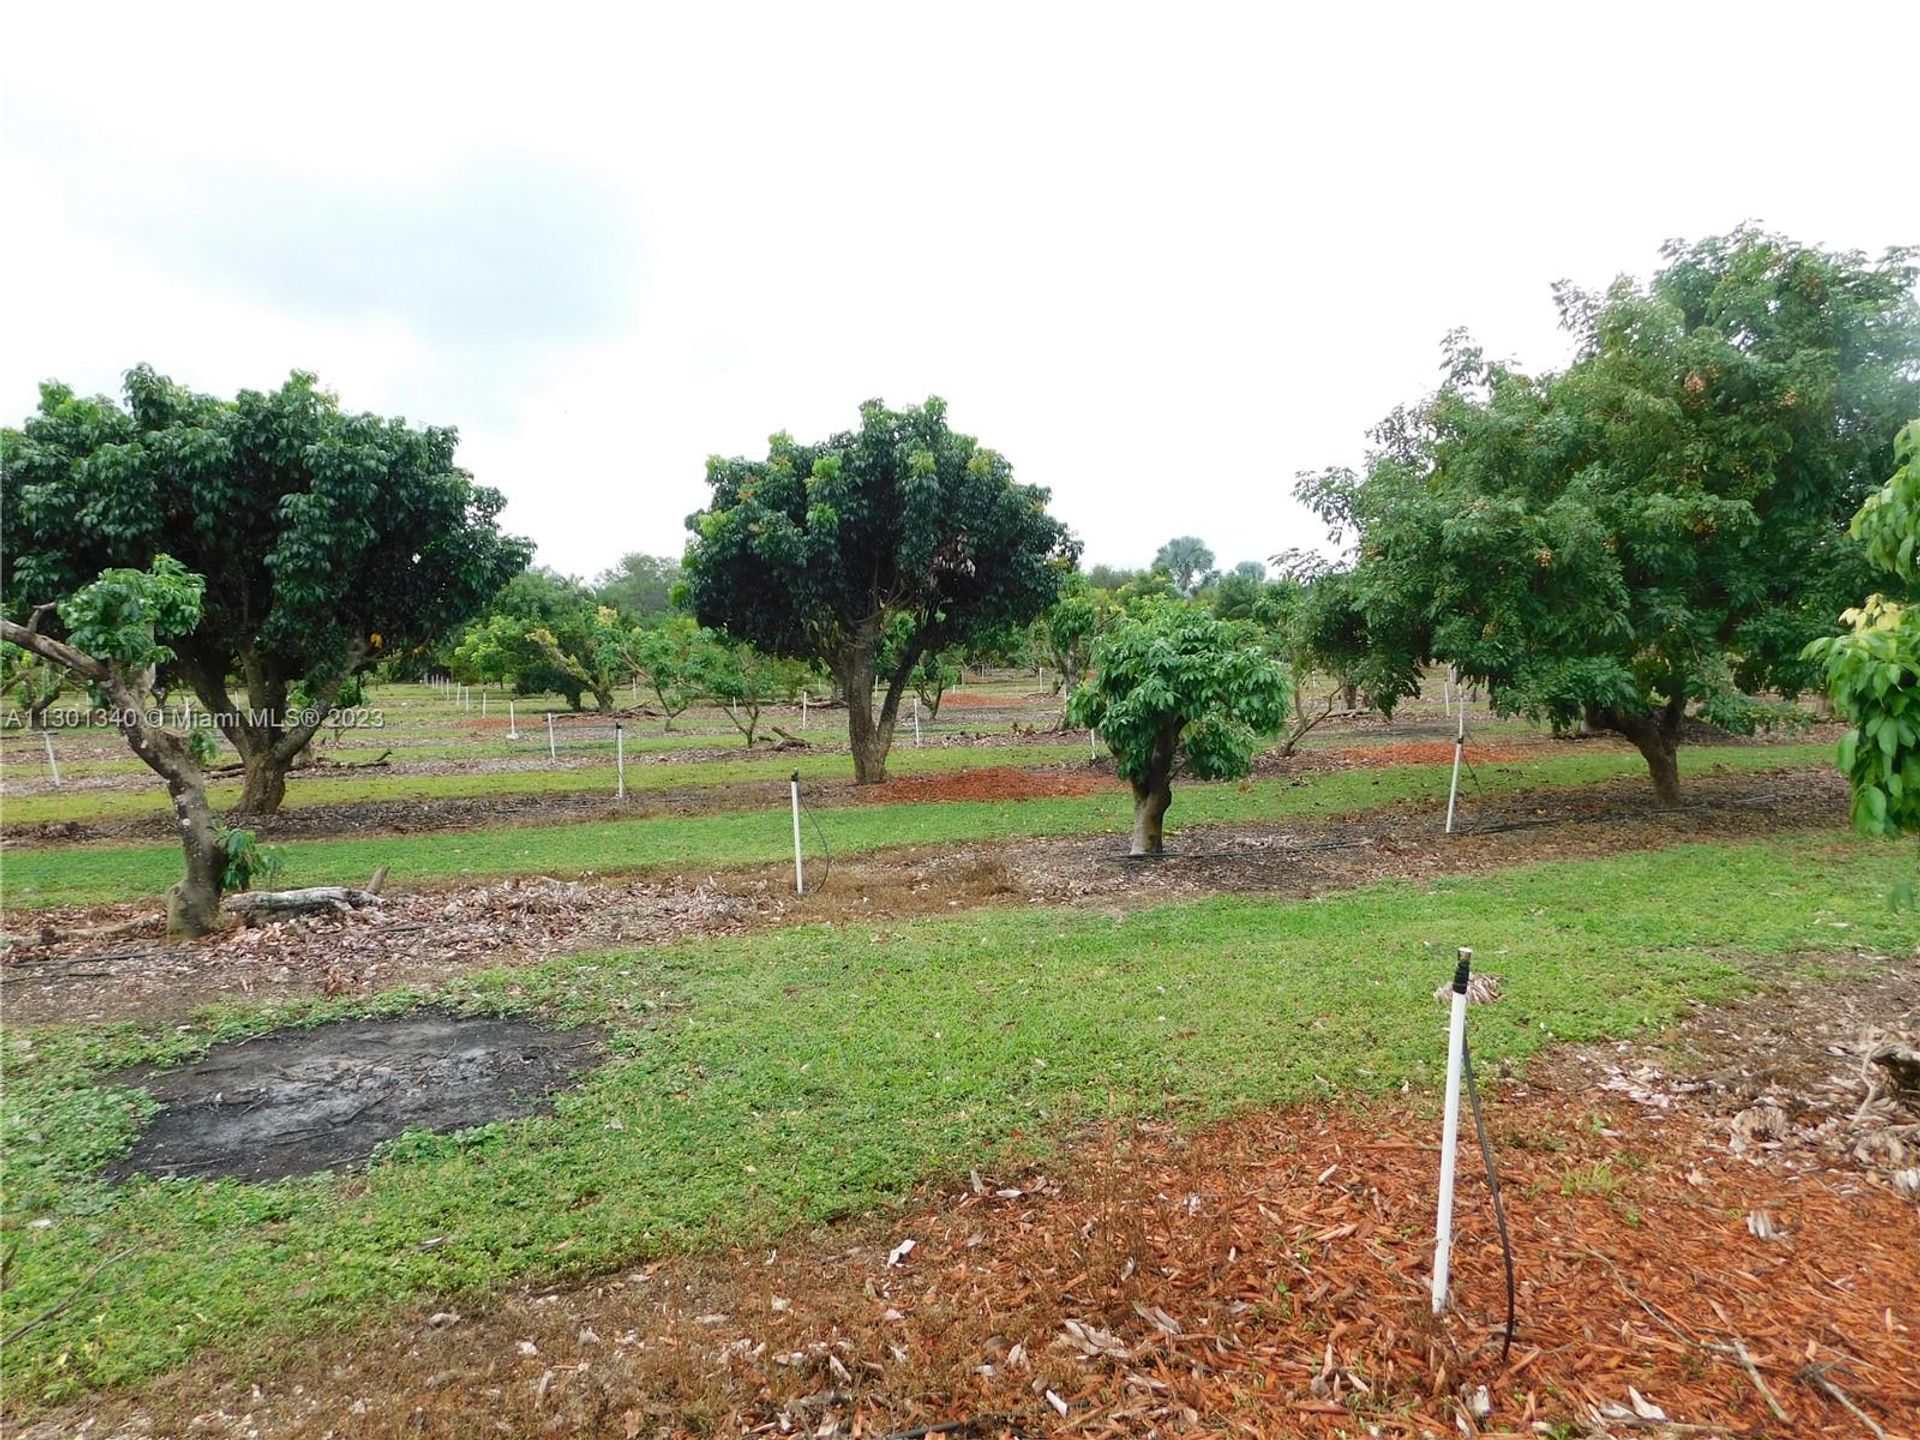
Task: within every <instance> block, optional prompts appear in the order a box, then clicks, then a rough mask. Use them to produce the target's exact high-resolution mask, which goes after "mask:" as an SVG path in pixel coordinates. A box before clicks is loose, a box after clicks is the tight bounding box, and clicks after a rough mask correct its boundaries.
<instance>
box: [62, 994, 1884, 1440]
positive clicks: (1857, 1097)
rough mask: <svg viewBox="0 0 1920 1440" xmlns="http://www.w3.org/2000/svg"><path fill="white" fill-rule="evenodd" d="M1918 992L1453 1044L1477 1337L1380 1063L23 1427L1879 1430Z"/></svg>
mask: <svg viewBox="0 0 1920 1440" xmlns="http://www.w3.org/2000/svg"><path fill="white" fill-rule="evenodd" d="M1493 1003H1499V1002H1498V1001H1495V1002H1493ZM1916 1007H1920V968H1916V965H1915V963H1914V962H1913V961H1912V960H1911V959H1907V960H1904V961H1888V960H1884V959H1882V960H1878V961H1874V962H1864V961H1863V962H1854V963H1853V964H1852V965H1851V966H1850V968H1849V969H1848V970H1846V971H1845V972H1839V973H1831V974H1828V975H1826V976H1824V977H1822V978H1819V979H1813V980H1798V981H1791V982H1785V983H1779V984H1776V985H1774V986H1772V987H1771V988H1768V989H1766V990H1763V991H1761V992H1760V993H1758V994H1756V995H1754V996H1751V997H1750V998H1748V999H1746V1000H1744V1001H1742V1002H1740V1003H1739V1004H1736V1005H1734V1006H1731V1007H1728V1008H1725V1009H1719V1010H1708V1009H1703V1010H1701V1011H1700V1012H1699V1013H1698V1014H1696V1015H1695V1016H1694V1017H1693V1018H1692V1019H1691V1020H1689V1021H1688V1022H1686V1023H1685V1024H1683V1025H1682V1026H1680V1027H1679V1028H1678V1029H1677V1030H1676V1031H1674V1032H1672V1033H1670V1034H1669V1035H1667V1036H1664V1037H1656V1038H1653V1039H1650V1040H1647V1041H1644V1042H1637V1043H1620V1044H1610V1045H1604V1046H1596V1047H1590V1048H1577V1049H1576V1048H1570V1047H1569V1048H1562V1049H1560V1050H1557V1051H1552V1052H1549V1053H1548V1054H1547V1055H1545V1056H1543V1057H1541V1058H1540V1059H1538V1060H1537V1061H1536V1063H1535V1064H1534V1065H1533V1066H1531V1067H1529V1068H1528V1069H1527V1070H1526V1071H1525V1072H1524V1073H1521V1074H1518V1075H1487V1076H1483V1077H1482V1083H1483V1088H1484V1090H1485V1092H1486V1099H1487V1103H1488V1111H1489V1125H1490V1129H1491V1132H1492V1137H1493V1143H1494V1146H1495V1150H1496V1154H1497V1156H1498V1161H1499V1166H1500V1173H1501V1180H1502V1187H1503V1194H1504V1197H1505V1202H1506V1210H1507V1218H1508V1222H1509V1226H1510V1231H1511V1238H1512V1247H1513V1257H1514V1267H1515V1274H1516V1281H1517V1284H1516V1297H1515V1298H1516V1306H1515V1309H1516V1325H1515V1328H1514V1333H1513V1343H1512V1348H1511V1351H1510V1353H1508V1354H1506V1355H1504V1356H1503V1354H1502V1346H1501V1343H1500V1341H1501V1336H1502V1333H1503V1331H1504V1328H1505V1319H1506V1305H1505V1288H1504V1270H1503V1264H1502V1259H1501V1250H1500V1246H1499V1243H1498V1240H1497V1236H1496V1232H1495V1228H1494V1225H1493V1223H1492V1218H1491V1215H1490V1203H1489V1199H1490V1197H1489V1192H1488V1189H1487V1186H1486V1184H1485V1181H1484V1179H1483V1173H1482V1170H1481V1167H1480V1165H1479V1162H1478V1159H1477V1157H1476V1156H1475V1155H1473V1153H1472V1152H1471V1151H1470V1150H1469V1151H1468V1152H1467V1154H1466V1156H1465V1163H1463V1167H1462V1172H1461V1194H1460V1209H1459V1211H1458V1213H1457V1217H1456V1219H1457V1227H1458V1228H1457V1242H1456V1244H1457V1248H1456V1251H1455V1268H1454V1283H1453V1288H1452V1308H1451V1310H1450V1312H1449V1313H1448V1315H1447V1316H1446V1318H1445V1319H1444V1320H1443V1321H1438V1322H1436V1321H1435V1320H1434V1319H1433V1318H1432V1316H1431V1314H1430V1310H1429V1306H1428V1303H1427V1292H1428V1286H1429V1279H1430V1274H1429V1265H1430V1257H1431V1251H1432V1223H1433V1176H1434V1169H1435V1164H1436V1150H1437V1145H1436V1138H1437V1132H1438V1121H1437V1116H1436V1114H1435V1105H1434V1102H1433V1100H1432V1098H1431V1097H1425V1096H1422V1097H1404V1096H1398V1095H1394V1096H1387V1097H1383V1098H1380V1099H1377V1100H1373V1101H1369V1102H1362V1103H1359V1104H1355V1105H1349V1106H1342V1107H1330V1106H1325V1105H1313V1106H1305V1107H1295V1108H1290V1109H1280V1110H1273V1111H1268V1112H1263V1113H1256V1114H1248V1115H1243V1116H1240V1117H1237V1118H1235V1119H1233V1120H1230V1121H1227V1122H1223V1123H1220V1124H1217V1125H1215V1126H1213V1127H1211V1128H1209V1129H1207V1130H1204V1131H1202V1132H1200V1133H1198V1134H1196V1135H1185V1134H1183V1133H1181V1132H1180V1131H1178V1130H1176V1129H1173V1128H1171V1127H1165V1126H1158V1125H1142V1126H1139V1127H1136V1128H1132V1129H1128V1130H1105V1131H1100V1132H1097V1133H1088V1134H1085V1135H1084V1136H1083V1137H1082V1138H1081V1139H1080V1140H1079V1141H1078V1142H1076V1143H1075V1144H1073V1145H1072V1146H1071V1147H1070V1149H1069V1150H1068V1151H1067V1152H1066V1153H1065V1154H1063V1155H1062V1156H1060V1157H1059V1161H1058V1163H1057V1164H1055V1165H1052V1166H1049V1167H1048V1168H1047V1170H1046V1171H1045V1172H1044V1173H1036V1172H1034V1171H1032V1170H1028V1169H1021V1170H1001V1169H999V1168H997V1167H994V1166H992V1165H990V1164H984V1163H983V1164H982V1166H981V1167H980V1169H979V1170H978V1171H976V1172H974V1173H972V1174H970V1175H967V1176H959V1177H954V1178H952V1179H949V1180H944V1181H941V1182H937V1183H934V1184H932V1185H929V1186H928V1187H927V1188H926V1189H925V1190H924V1191H922V1192H921V1193H920V1194H919V1195H918V1196H916V1197H915V1198H914V1199H913V1200H912V1201H910V1202H908V1203H907V1204H905V1205H904V1206H902V1207H901V1208H900V1210H899V1211H898V1212H897V1213H895V1214H892V1215H887V1216H882V1217H876V1218H873V1219H870V1220H867V1221H862V1222H858V1223H851V1224H845V1225H840V1226H831V1227H823V1228H821V1229H818V1230H816V1231H814V1232H811V1233H808V1234H803V1235H797V1236H792V1237H789V1238H788V1240H787V1241H786V1242H785V1243H782V1244H780V1245H779V1246H777V1247H776V1248H772V1249H768V1248H749V1247H745V1246H743V1247H741V1248H739V1249H737V1250H734V1251H732V1252H729V1253H724V1254H718V1255H713V1256H708V1257H696V1258H687V1259H676V1260H671V1261H666V1262H663V1263H658V1264H649V1265H644V1266H642V1267H640V1268H636V1269H633V1270H630V1271H628V1272H627V1273H625V1274H621V1275H617V1276H612V1277H609V1278H608V1279H606V1280H604V1281H602V1282H600V1283H597V1284H593V1285H587V1286H582V1287H579V1288H569V1289H561V1290H551V1289H547V1290H542V1289H527V1290H523V1291H520V1292H518V1293H515V1294H513V1295H511V1296H509V1297H507V1298H505V1299H504V1300H503V1301H501V1302H500V1303H497V1304H493V1305H488V1306H484V1307H480V1306H469V1307H468V1313H466V1314H460V1313H456V1312H455V1311H454V1310H452V1309H451V1308H448V1307H446V1306H445V1305H444V1304H438V1303H436V1304H431V1305H427V1306H422V1307H419V1308H418V1309H417V1310H416V1311H414V1312H411V1313H409V1314H407V1315H406V1316H403V1317H399V1318H397V1319H396V1320H395V1321H394V1322H392V1323H390V1324H387V1325H384V1326H381V1327H377V1328H374V1329H372V1330H361V1331H359V1332H357V1333H356V1334H354V1335H352V1336H338V1335H335V1336H328V1335H320V1336H315V1337H312V1338H311V1340H310V1342H309V1343H308V1344H306V1345H303V1346H302V1347H301V1349H300V1351H299V1352H298V1353H297V1354H288V1355H284V1356H282V1357H279V1358H278V1359H277V1360H275V1361H274V1362H272V1363H271V1365H270V1366H269V1368H268V1370H267V1371H266V1372H265V1373H258V1374H250V1375H245V1376H241V1375H236V1374H233V1373H230V1372H227V1371H225V1370H223V1369H222V1368H221V1367H220V1366H219V1365H218V1363H217V1362H205V1363H202V1364H201V1365H199V1366H198V1367H196V1368H194V1369H192V1370H190V1371H188V1372H187V1373H186V1374H184V1375H183V1376H179V1377H175V1378H174V1379H172V1380H170V1381H168V1382H165V1383H164V1384H163V1386H162V1387H161V1388H160V1389H158V1390H156V1391H154V1392H153V1393H151V1394H150V1395H149V1396H148V1397H146V1399H145V1400H143V1401H142V1402H141V1404H140V1405H139V1406H137V1407H129V1406H127V1404H126V1403H125V1402H124V1401H120V1400H115V1399H113V1398H111V1397H109V1398H106V1399H103V1400H101V1401H100V1402H98V1403H97V1404H96V1406H95V1407H94V1409H93V1410H92V1411H91V1412H90V1413H89V1414H88V1415H87V1416H85V1417H84V1419H81V1417H66V1419H65V1420H63V1421H62V1422H60V1426H59V1427H55V1428H49V1427H47V1426H36V1427H32V1428H30V1429H29V1430H28V1431H26V1432H25V1435H26V1436H30V1437H32V1440H49V1437H51V1436H53V1435H55V1434H60V1435H79V1436H86V1437H88V1440H99V1437H106V1436H113V1437H132V1436H152V1435H180V1434H195V1435H207V1436H219V1437H239V1436H246V1437H301V1440H320V1437H336V1440H349V1437H351V1440H376V1437H418V1436H428V1437H432V1436H446V1437H465V1436H476V1435H507V1436H536V1435H537V1436H619V1437H623V1440H640V1437H668V1436H682V1435H742V1434H751V1435H761V1434H764V1435H812V1436H821V1437H825V1436H868V1437H879V1436H890V1437H896V1440H904V1437H916V1440H921V1437H927V1436H934V1435H972V1436H981V1437H986V1436H1041V1435H1079V1436H1179V1435H1201V1434H1207V1435H1214V1434H1218V1435H1229V1434H1231V1435H1251V1436H1333V1435H1349V1436H1359V1435H1369V1436H1373V1435H1378V1436H1410V1437H1441V1436H1453V1435H1470V1436H1471V1435H1503V1436H1521V1435H1536V1434H1548V1433H1551V1434H1561V1435H1582V1436H1591V1437H1603V1436H1605V1437H1618V1440H1625V1437H1629V1436H1645V1437H1682V1436H1685V1437H1692V1436H1725V1437H1734V1436H1771V1437H1805V1436H1835V1437H1840V1436H1849V1437H1850V1436H1883V1437H1889V1440H1901V1437H1906V1440H1912V1437H1914V1436H1915V1435H1916V1434H1920V1265H1916V1264H1915V1263H1914V1257H1915V1255H1916V1254H1920V1206H1916V1204H1915V1203H1914V1201H1913V1200H1912V1199H1909V1198H1902V1197H1901V1195H1900V1194H1898V1193H1897V1192H1896V1190H1895V1189H1894V1188H1893V1186H1892V1185H1890V1184H1889V1183H1888V1179H1887V1172H1886V1170H1885V1169H1884V1168H1883V1166H1882V1165H1880V1164H1879V1163H1877V1162H1875V1161H1870V1160H1863V1159H1862V1158H1861V1156H1860V1154H1859V1153H1858V1134H1857V1133H1856V1132H1859V1128H1860V1127H1859V1125H1858V1124H1856V1122H1853V1121H1849V1120H1848V1119H1847V1118H1846V1117H1847V1116H1848V1115H1851V1114H1852V1113H1853V1112H1855V1111H1856V1110H1861V1111H1864V1110H1870V1109H1872V1108H1873V1107H1874V1106H1875V1105H1876V1104H1878V1103H1883V1102H1884V1103H1885V1104H1887V1105H1889V1106H1890V1107H1891V1108H1889V1109H1888V1111H1887V1114H1888V1115H1889V1116H1890V1117H1891V1123H1893V1124H1896V1125H1900V1124H1904V1125H1905V1126H1906V1128H1907V1130H1908V1131H1913V1130H1915V1129H1916V1128H1920V1097H1915V1096H1906V1097H1900V1098H1895V1099H1889V1097H1887V1096H1880V1097H1879V1099H1878V1100H1876V1096H1875V1093H1874V1090H1873V1088H1872V1087H1871V1086H1870V1084H1869V1082H1868V1081H1867V1080H1866V1079H1864V1078H1863V1077H1862V1076H1861V1073H1860V1072H1861V1057H1862V1055H1863V1054H1864V1052H1865V1049H1866V1047H1867V1046H1868V1045H1870V1044H1871V1043H1872V1041H1873V1039H1874V1038H1875V1037H1877V1036H1881V1035H1885V1034H1887V1033H1891V1032H1893V1031H1896V1030H1900V1029H1901V1027H1905V1030H1904V1033H1908V1034H1911V1033H1912V1026H1913V1024H1914V1020H1915V1012H1916ZM1434 1014H1435V1026H1436V1031H1438V1030H1439V1029H1440V1028H1441V1027H1442V1026H1443V1012H1442V1010H1441V1009H1440V1007H1439V1006H1438V1005H1436V1006H1435V1012H1434ZM1780 1089H1784V1090H1785V1091H1787V1092H1790V1093H1791V1094H1792V1095H1795V1096H1801V1097H1804V1098H1805V1099H1806V1104H1805V1105H1804V1106H1803V1107H1802V1109H1801V1110H1800V1112H1799V1116H1800V1120H1801V1121H1805V1122H1807V1123H1798V1122H1796V1123H1795V1124H1793V1125H1791V1126H1789V1127H1787V1128H1786V1129H1784V1130H1782V1131H1779V1132H1778V1133H1772V1134H1769V1135H1767V1136H1766V1137H1764V1138H1761V1139H1759V1140H1758V1141H1757V1143H1756V1140H1755V1137H1754V1136H1753V1134H1752V1133H1751V1132H1750V1131H1749V1130H1747V1129H1743V1125H1742V1122H1741V1119H1740V1117H1741V1116H1742V1115H1745V1114H1747V1113H1748V1112H1749V1111H1750V1109H1751V1107H1752V1104H1753V1099H1754V1096H1755V1095H1764V1094H1769V1093H1775V1092H1776V1091H1777V1090H1780ZM1864 1123H1865V1130H1866V1132H1873V1133H1880V1132H1882V1131H1884V1129H1885V1128H1886V1126H1885V1125H1883V1124H1882V1123H1881V1121H1880V1120H1878V1119H1869V1120H1867V1121H1866V1122H1864ZM1862 1133H1864V1132H1862ZM1902 1143H1907V1142H1902ZM1556 1426H1557V1427H1561V1428H1558V1429H1555V1428H1553V1427H1556ZM62 1427H63V1428H62Z"/></svg>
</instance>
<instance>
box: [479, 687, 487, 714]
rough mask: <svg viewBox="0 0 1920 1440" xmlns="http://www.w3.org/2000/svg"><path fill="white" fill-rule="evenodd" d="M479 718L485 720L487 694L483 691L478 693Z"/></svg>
mask: <svg viewBox="0 0 1920 1440" xmlns="http://www.w3.org/2000/svg"><path fill="white" fill-rule="evenodd" d="M480 718H481V719H482V720H484V719H486V718H487V692H486V691H485V690H482V691H481V692H480Z"/></svg>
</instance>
